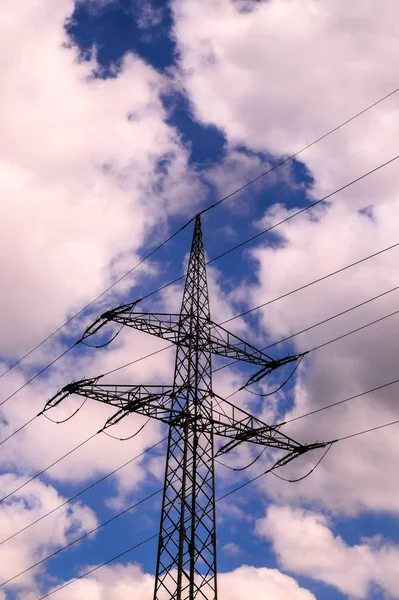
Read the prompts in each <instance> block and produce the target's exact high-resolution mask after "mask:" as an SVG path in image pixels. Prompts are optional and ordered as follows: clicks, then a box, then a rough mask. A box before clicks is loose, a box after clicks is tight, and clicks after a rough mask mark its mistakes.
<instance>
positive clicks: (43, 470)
mask: <svg viewBox="0 0 399 600" xmlns="http://www.w3.org/2000/svg"><path fill="white" fill-rule="evenodd" d="M99 433H100V432H99V431H97V432H96V433H93V435H91V436H90V437H88V438H87V439H85V440H83V442H81V443H80V444H78V445H77V446H75V447H74V448H72V450H69V452H66V453H65V454H63V456H61V457H60V458H58V459H57V460H55V461H54V462H52V463H51V465H49V466H48V467H46V468H45V469H42V470H41V471H39V473H36V475H33V476H32V477H31V478H30V479H28V480H27V481H25V483H22V484H21V485H20V486H18V487H17V488H16V489H15V490H13V491H12V492H9V493H8V494H6V496H3V497H2V498H0V504H1V503H2V502H4V501H5V500H7V499H8V498H10V496H13V495H14V494H15V493H16V492H19V490H22V488H24V487H25V486H26V485H28V483H30V482H31V481H33V480H34V479H37V478H38V477H40V475H43V473H46V471H48V470H49V469H51V467H54V466H55V465H57V464H58V463H59V462H61V461H62V460H64V458H66V457H67V456H70V455H71V454H72V453H73V452H75V450H78V448H81V447H82V446H84V445H85V444H87V442H89V441H90V440H92V439H93V438H94V437H96V435H98V434H99Z"/></svg>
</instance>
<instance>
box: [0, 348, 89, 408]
mask: <svg viewBox="0 0 399 600" xmlns="http://www.w3.org/2000/svg"><path fill="white" fill-rule="evenodd" d="M77 344H78V342H75V343H74V344H72V346H69V348H67V349H66V350H65V352H62V354H60V355H59V356H57V358H55V359H54V360H52V361H51V362H50V363H49V364H48V365H47V366H45V367H44V368H43V369H41V370H40V371H38V372H37V373H36V375H33V377H31V378H30V379H28V381H26V382H25V383H24V384H23V385H21V387H19V388H18V389H17V390H15V392H13V393H12V394H10V395H9V396H7V398H5V400H3V401H2V402H0V406H3V404H5V403H6V402H8V401H9V400H11V398H13V397H14V396H16V395H17V394H18V393H19V392H20V391H21V390H23V389H24V388H25V387H26V386H27V385H29V384H30V383H32V381H34V380H35V379H36V378H37V377H39V376H40V375H42V374H43V373H44V372H45V371H47V369H49V368H50V367H52V366H53V365H54V364H55V363H56V362H57V361H58V360H60V358H62V357H63V356H65V355H66V354H68V352H70V351H71V350H72V348H74V347H75V346H76V345H77Z"/></svg>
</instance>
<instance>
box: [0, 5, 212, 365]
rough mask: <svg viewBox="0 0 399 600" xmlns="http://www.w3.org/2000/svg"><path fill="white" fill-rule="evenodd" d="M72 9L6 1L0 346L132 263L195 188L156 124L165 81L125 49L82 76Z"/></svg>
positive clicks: (63, 312) (54, 321)
mask: <svg viewBox="0 0 399 600" xmlns="http://www.w3.org/2000/svg"><path fill="white" fill-rule="evenodd" d="M73 8H74V3H73V2H72V0H61V1H60V2H57V3H56V5H55V4H54V2H52V1H51V0H50V1H49V0H37V1H35V2H30V3H28V4H27V5H24V7H23V9H22V8H21V6H19V5H17V4H16V3H14V4H9V5H8V6H7V9H6V11H5V14H4V16H3V18H2V22H1V26H0V27H1V31H0V33H1V37H2V40H3V60H2V62H1V64H0V74H1V78H2V81H3V88H4V90H7V93H4V94H2V97H1V99H0V125H1V130H2V138H1V143H0V206H1V212H2V218H1V226H0V233H1V236H0V237H1V240H2V241H1V246H0V250H1V256H2V259H1V264H0V267H1V270H2V273H3V286H4V288H5V289H7V294H3V296H2V301H1V304H0V309H1V310H0V312H1V314H2V315H3V317H2V327H1V329H2V332H3V335H2V341H1V342H0V344H1V346H0V350H1V352H2V355H3V357H5V356H11V355H13V354H15V353H20V352H21V350H22V349H24V348H26V347H29V346H31V345H32V343H33V342H36V341H37V340H38V339H41V338H42V337H43V336H44V334H46V333H48V332H49V331H50V330H52V329H53V328H54V327H55V325H59V323H60V322H62V321H63V320H64V319H65V317H66V316H67V315H68V314H70V312H71V311H74V310H76V309H77V308H80V307H81V306H82V304H85V303H86V302H87V301H88V300H91V299H92V298H93V297H94V296H95V295H96V294H97V293H99V292H100V291H102V290H103V289H104V288H105V287H106V286H107V285H108V284H109V283H110V281H111V279H112V278H115V277H117V276H120V275H121V274H122V273H123V272H124V270H125V269H126V266H127V264H128V265H129V266H130V267H131V266H132V265H133V264H134V262H136V260H137V252H138V250H139V249H140V247H141V246H142V245H143V243H144V241H145V240H147V236H148V234H149V233H151V232H152V235H153V237H154V229H153V228H154V226H158V227H161V229H165V219H166V217H167V215H168V214H171V213H172V212H176V211H177V210H179V211H183V212H184V211H186V210H189V212H190V213H191V212H192V209H193V206H188V204H187V200H186V198H187V197H190V198H191V199H193V198H196V199H197V200H199V199H200V197H201V193H200V190H199V188H198V186H197V184H195V183H194V181H193V179H192V176H191V175H190V172H189V169H188V166H187V152H186V150H185V148H184V147H183V145H182V143H181V141H180V138H179V135H178V134H177V132H176V131H175V130H174V129H173V128H172V127H171V126H169V125H167V124H166V123H165V119H166V114H165V111H164V109H163V106H162V103H161V100H160V94H161V93H162V92H165V91H166V89H167V88H168V85H169V83H168V80H167V79H166V78H164V77H163V76H161V75H160V74H159V73H157V72H156V71H155V70H154V69H153V68H152V67H151V66H150V65H148V64H146V63H145V62H144V61H143V60H142V59H141V58H139V57H137V56H134V55H132V54H127V55H125V57H124V59H123V61H122V63H121V65H120V66H119V67H118V69H117V71H116V73H115V77H112V78H110V79H106V80H103V79H101V78H99V77H93V76H92V73H93V71H96V70H99V69H100V68H99V66H98V65H97V63H96V59H95V55H94V56H93V58H92V60H91V61H89V62H87V61H81V60H80V59H79V51H78V49H77V48H76V47H74V46H71V43H70V40H69V39H68V37H67V34H66V32H65V29H64V24H65V21H66V20H67V19H68V17H70V15H71V14H72V11H73ZM21 39H23V40H24V43H23V44H22V45H21V44H20V40H21ZM160 161H163V163H162V168H160ZM190 190H191V193H189V191H190ZM190 202H191V203H193V202H194V200H191V201H190ZM158 235H160V234H159V233H158V234H157V235H156V236H155V237H157V236H158ZM161 235H162V234H161ZM129 281H130V283H133V282H134V281H135V278H134V277H133V278H132V277H131V278H129Z"/></svg>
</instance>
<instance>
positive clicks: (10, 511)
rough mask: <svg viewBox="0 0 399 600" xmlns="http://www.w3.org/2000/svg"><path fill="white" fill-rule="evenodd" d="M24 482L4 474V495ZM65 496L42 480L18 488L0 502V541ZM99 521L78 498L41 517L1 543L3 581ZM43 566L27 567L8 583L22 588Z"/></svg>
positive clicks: (1, 485) (0, 486)
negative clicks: (35, 522)
mask: <svg viewBox="0 0 399 600" xmlns="http://www.w3.org/2000/svg"><path fill="white" fill-rule="evenodd" d="M21 483H23V479H22V478H20V477H16V476H14V475H1V476H0V490H1V496H3V495H5V494H7V493H9V492H10V491H12V490H13V489H15V488H16V487H17V486H18V485H20V484H21ZM63 500H64V499H63V498H62V496H60V495H59V494H58V492H57V491H56V490H55V489H54V488H53V487H51V486H49V485H45V484H43V483H41V482H39V481H35V482H33V483H32V484H31V485H30V486H29V488H28V487H26V488H24V489H22V490H21V491H19V492H17V493H16V494H15V495H14V496H13V497H12V499H11V498H10V499H9V500H7V501H5V502H3V503H2V504H1V505H0V529H1V540H0V541H2V540H4V539H6V538H8V537H9V536H11V535H13V534H14V533H15V532H17V531H19V530H20V529H22V528H23V527H24V526H26V525H29V524H30V523H31V522H32V521H34V520H35V519H37V518H38V517H40V516H42V514H44V513H46V512H48V511H49V510H51V509H52V508H54V506H57V505H58V504H60V503H61V502H62V501H63ZM96 525H97V519H96V516H95V514H94V512H93V511H92V510H91V509H90V508H88V507H87V506H84V505H83V504H81V503H78V502H75V503H71V504H69V505H66V506H64V507H62V508H61V509H60V510H58V511H57V513H55V514H54V515H52V516H50V517H48V518H46V519H44V520H43V521H41V522H40V525H34V526H33V527H31V528H29V529H27V530H26V531H25V532H23V533H21V534H19V535H18V536H16V537H15V538H13V539H11V540H9V541H7V542H5V543H4V544H2V545H0V579H1V582H3V581H5V580H7V579H9V578H11V577H13V576H14V575H17V574H18V573H19V572H21V571H23V570H24V569H26V568H28V567H30V566H31V565H32V564H34V563H35V562H37V561H38V560H41V559H42V558H43V557H45V556H47V555H48V554H50V553H51V552H53V551H55V550H57V549H58V548H60V547H61V546H64V545H65V544H67V543H68V542H70V541H72V540H73V539H75V538H77V537H79V536H80V535H82V534H84V533H85V532H87V531H90V530H91V529H93V528H94V527H95V526H96ZM42 569H43V567H41V566H39V567H36V568H35V569H32V570H30V571H28V572H27V573H25V574H24V575H21V577H18V578H17V579H15V580H14V581H12V582H10V583H9V584H7V587H8V588H15V587H16V588H19V587H29V586H31V585H33V584H34V581H35V577H36V576H37V575H38V573H40V572H41V571H42Z"/></svg>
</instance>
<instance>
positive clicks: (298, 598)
mask: <svg viewBox="0 0 399 600" xmlns="http://www.w3.org/2000/svg"><path fill="white" fill-rule="evenodd" d="M153 585H154V579H153V577H152V576H151V575H148V574H145V573H143V571H142V569H141V568H140V567H138V566H137V565H134V564H129V565H123V566H122V565H117V566H115V567H105V568H103V569H101V570H99V571H97V573H96V574H95V575H93V576H89V577H87V578H85V579H84V580H82V581H77V582H76V583H74V584H73V585H71V587H68V588H66V589H65V590H61V591H60V592H57V594H58V596H59V598H60V599H61V600H64V599H65V600H66V599H67V598H68V599H71V598H72V599H73V600H81V599H83V598H84V599H85V600H91V598H93V599H94V598H96V599H97V600H106V599H108V598H109V597H110V594H112V597H113V598H115V600H122V599H123V598H125V597H126V594H131V593H132V591H133V594H134V598H135V599H136V598H137V600H149V599H150V598H151V597H152V594H153ZM218 585H219V590H220V592H219V593H220V595H221V597H222V598H231V599H232V600H244V599H246V598H248V596H250V597H251V598H254V600H266V599H267V598H270V597H272V598H275V600H314V598H315V597H314V595H313V594H311V593H310V592H309V591H307V590H305V589H304V588H301V587H300V586H299V585H298V584H297V583H296V581H295V580H294V579H292V578H291V577H288V576H287V575H284V574H283V573H280V571H278V570H277V569H256V568H254V567H248V566H245V565H243V566H242V567H239V568H238V569H236V570H235V571H232V572H230V573H221V574H220V575H219V581H218ZM166 597H167V594H165V598H166ZM160 598H163V596H162V592H161V595H160ZM28 600H30V598H29V597H28Z"/></svg>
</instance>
